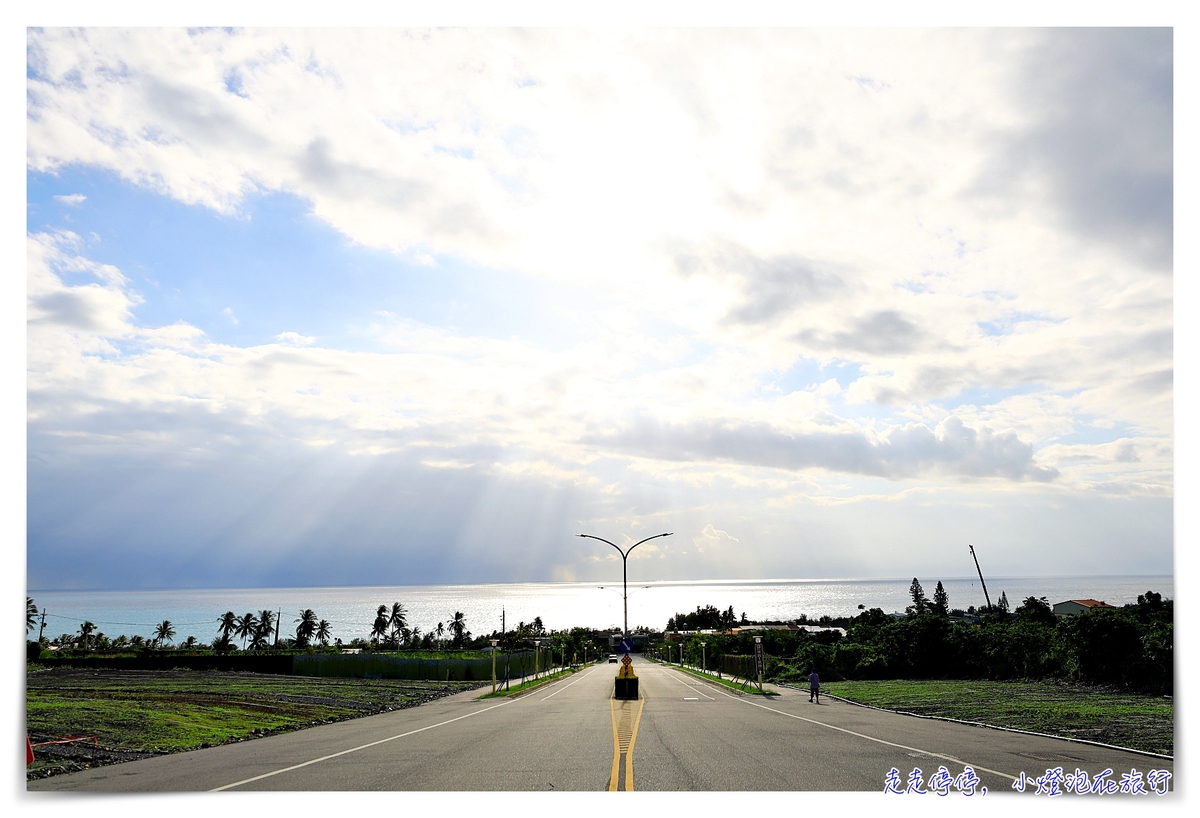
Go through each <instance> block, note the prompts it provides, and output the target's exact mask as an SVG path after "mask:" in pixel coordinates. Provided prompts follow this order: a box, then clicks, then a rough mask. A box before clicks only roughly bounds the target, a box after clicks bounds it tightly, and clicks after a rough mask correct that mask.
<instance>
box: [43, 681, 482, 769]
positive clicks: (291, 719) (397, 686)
mask: <svg viewBox="0 0 1200 818" xmlns="http://www.w3.org/2000/svg"><path fill="white" fill-rule="evenodd" d="M478 687H480V683H478V682H473V683H466V682H463V683H454V682H451V683H445V682H414V681H402V680H389V679H329V678H311V677H303V676H278V675H267V674H255V673H221V672H215V671H209V672H197V671H187V670H172V671H118V670H102V669H87V670H83V669H76V668H52V669H46V668H41V667H39V666H37V665H31V666H29V667H28V672H27V673H26V695H25V713H26V729H27V731H28V733H29V737H30V739H31V740H32V741H33V742H34V743H38V742H41V741H49V740H53V739H57V738H60V737H62V736H67V735H69V736H96V738H97V742H98V744H99V748H98V749H97V748H95V747H93V745H92V743H91V742H90V741H89V742H76V743H72V744H60V745H51V746H46V747H38V748H35V751H34V752H35V758H36V761H35V762H34V764H33V765H32V766H31V767H30V768H29V774H30V776H31V777H35V778H36V777H43V776H45V775H50V774H54V773H58V772H69V771H74V770H79V769H84V768H86V767H90V766H99V765H102V764H111V763H116V762H119V761H128V760H132V759H135V758H144V757H148V756H152V755H158V754H162V753H170V752H178V751H182V750H194V749H198V748H202V747H209V746H214V745H218V744H225V743H228V742H233V741H244V740H246V739H252V738H259V737H261V736H266V735H271V734H274V733H279V732H284V731H287V730H295V729H299V728H303V727H311V726H313V725H317V724H326V723H330V722H335V721H341V720H344V719H351V718H357V717H360V716H368V715H373V714H376V713H383V712H387V711H389V710H398V709H401V708H405V707H413V706H415V705H418V704H421V703H423V702H427V701H432V700H433V699H437V698H440V697H442V696H447V695H450V694H452V693H457V692H459V691H461V690H469V689H474V688H478Z"/></svg>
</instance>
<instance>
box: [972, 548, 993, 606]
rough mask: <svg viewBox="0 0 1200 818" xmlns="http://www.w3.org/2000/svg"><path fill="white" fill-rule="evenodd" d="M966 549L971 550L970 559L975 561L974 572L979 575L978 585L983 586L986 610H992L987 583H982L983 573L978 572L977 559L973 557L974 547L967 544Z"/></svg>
mask: <svg viewBox="0 0 1200 818" xmlns="http://www.w3.org/2000/svg"><path fill="white" fill-rule="evenodd" d="M967 548H970V549H971V559H973V560H975V570H976V571H977V572H978V573H979V584H980V585H982V586H983V598H984V599H986V600H987V606H988V610H989V611H990V610H991V609H992V598H991V597H990V596H988V592H987V583H986V582H984V581H983V571H980V570H979V557H977V556H975V546H973V545H971V544H970V543H967Z"/></svg>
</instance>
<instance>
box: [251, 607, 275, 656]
mask: <svg viewBox="0 0 1200 818" xmlns="http://www.w3.org/2000/svg"><path fill="white" fill-rule="evenodd" d="M274 634H275V612H274V611H259V612H258V628H257V629H256V630H255V631H254V638H253V641H252V642H251V643H250V647H251V648H254V649H257V650H262V649H264V648H268V647H270V646H271V641H272V640H271V637H272V636H274Z"/></svg>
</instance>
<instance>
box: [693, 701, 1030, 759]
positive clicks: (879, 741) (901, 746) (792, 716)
mask: <svg viewBox="0 0 1200 818" xmlns="http://www.w3.org/2000/svg"><path fill="white" fill-rule="evenodd" d="M716 692H717V693H720V694H721V695H722V696H725V697H727V698H730V699H733V700H734V701H736V702H741V703H742V704H748V705H750V706H751V707H758V708H761V709H763V710H769V711H770V712H772V713H778V714H779V715H781V716H787V717H788V718H790V719H797V720H799V721H806V722H808V723H809V724H816V725H820V726H821V727H828V728H829V729H830V730H837V731H838V732H839V733H847V734H849V735H851V736H857V737H858V738H865V739H866V740H867V741H874V742H876V743H877V744H886V745H887V746H889V747H898V748H899V749H901V750H911V751H912V752H914V753H924V754H925V755H927V756H933V757H934V758H940V759H943V760H945V761H952V762H954V763H955V764H962V765H964V766H966V764H967V762H965V761H963V760H962V759H961V758H955V757H954V756H948V755H945V754H944V753H935V752H932V751H930V750H922V749H920V748H919V747H909V746H908V745H907V744H896V743H895V742H893V741H884V740H883V739H881V738H875V737H874V736H868V735H865V734H863V733H856V732H854V731H853V730H847V729H846V728H845V727H835V726H834V725H832V724H826V723H825V722H823V721H817V720H815V719H806V718H805V717H804V716H797V715H796V714H795V713H788V712H786V711H783V710H776V709H775V708H774V707H767V706H766V705H765V704H759V703H758V702H751V701H746V700H745V699H741V698H739V697H737V696H731V695H730V694H728V693H726V692H725V691H723V690H718V691H716ZM970 767H971V768H972V769H975V770H983V771H984V772H985V773H992V774H993V775H998V776H1000V777H1001V778H1007V779H1008V780H1009V781H1016V780H1017V778H1016V776H1012V775H1009V774H1008V773H1002V772H1000V771H999V770H993V769H989V768H988V767H982V766H980V765H978V764H971V765H970Z"/></svg>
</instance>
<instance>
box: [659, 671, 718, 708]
mask: <svg viewBox="0 0 1200 818" xmlns="http://www.w3.org/2000/svg"><path fill="white" fill-rule="evenodd" d="M682 672H683V671H680V673H682ZM666 675H667V676H668V677H670V678H672V679H674V680H675V681H677V682H679V683H680V684H681V685H683V686H684V687H686V688H687V689H688V690H690V691H692V692H693V693H699V694H700V695H701V696H704V698H706V699H708V700H709V701H710V702H715V701H716V699H714V698H713V697H712V696H709V695H707V694H705V692H704V691H703V690H701V689H699V688H698V687H694V686H693V685H690V684H688V683H687V682H685V681H683V680H682V679H680V678H679V676H676V675H675V674H674V673H667V674H666Z"/></svg>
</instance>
